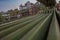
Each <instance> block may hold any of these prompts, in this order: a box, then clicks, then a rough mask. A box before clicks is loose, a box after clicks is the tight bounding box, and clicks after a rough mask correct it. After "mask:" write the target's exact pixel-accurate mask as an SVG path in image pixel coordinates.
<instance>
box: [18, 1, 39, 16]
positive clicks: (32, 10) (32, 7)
mask: <svg viewBox="0 0 60 40" xmlns="http://www.w3.org/2000/svg"><path fill="white" fill-rule="evenodd" d="M39 5H40V3H39V2H36V3H35V4H33V3H31V2H30V1H28V2H26V3H25V5H22V4H21V5H20V6H19V9H20V11H22V13H23V14H22V15H32V14H36V13H37V12H38V11H39V10H40V7H39Z"/></svg>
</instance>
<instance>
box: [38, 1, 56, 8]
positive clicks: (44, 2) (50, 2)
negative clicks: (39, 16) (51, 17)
mask: <svg viewBox="0 0 60 40" xmlns="http://www.w3.org/2000/svg"><path fill="white" fill-rule="evenodd" d="M37 1H39V2H41V3H43V4H45V5H46V6H47V7H53V6H55V4H56V0H37Z"/></svg>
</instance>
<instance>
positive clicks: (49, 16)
mask: <svg viewBox="0 0 60 40" xmlns="http://www.w3.org/2000/svg"><path fill="white" fill-rule="evenodd" d="M59 34H60V33H59V24H58V21H57V17H56V13H54V11H51V10H50V11H48V12H45V11H44V12H43V13H39V12H38V14H36V15H34V16H29V17H25V18H22V19H19V20H16V21H12V22H9V23H5V24H1V25H0V40H60V39H59Z"/></svg>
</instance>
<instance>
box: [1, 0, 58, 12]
mask: <svg viewBox="0 0 60 40" xmlns="http://www.w3.org/2000/svg"><path fill="white" fill-rule="evenodd" d="M27 1H30V2H32V3H36V2H37V1H36V0H0V11H7V10H10V9H16V8H18V7H19V5H20V4H25V3H26V2H27ZM58 1H59V0H57V2H58Z"/></svg>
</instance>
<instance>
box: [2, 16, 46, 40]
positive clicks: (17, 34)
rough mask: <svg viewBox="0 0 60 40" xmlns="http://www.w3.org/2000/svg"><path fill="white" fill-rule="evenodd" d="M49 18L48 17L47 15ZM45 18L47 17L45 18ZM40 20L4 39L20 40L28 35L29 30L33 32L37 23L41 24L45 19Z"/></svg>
mask: <svg viewBox="0 0 60 40" xmlns="http://www.w3.org/2000/svg"><path fill="white" fill-rule="evenodd" d="M46 16H47V15H46ZM43 17H45V16H43ZM43 17H41V18H38V20H37V19H36V20H35V21H33V22H31V23H29V24H27V25H25V26H24V27H23V28H21V29H18V30H16V31H15V32H13V33H11V34H9V35H8V36H5V37H4V38H2V39H8V40H16V39H18V36H19V38H21V37H22V36H23V35H24V34H25V33H27V32H28V31H29V30H31V29H32V28H33V27H34V26H35V25H36V24H37V23H39V21H40V20H41V19H42V18H43Z"/></svg>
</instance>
